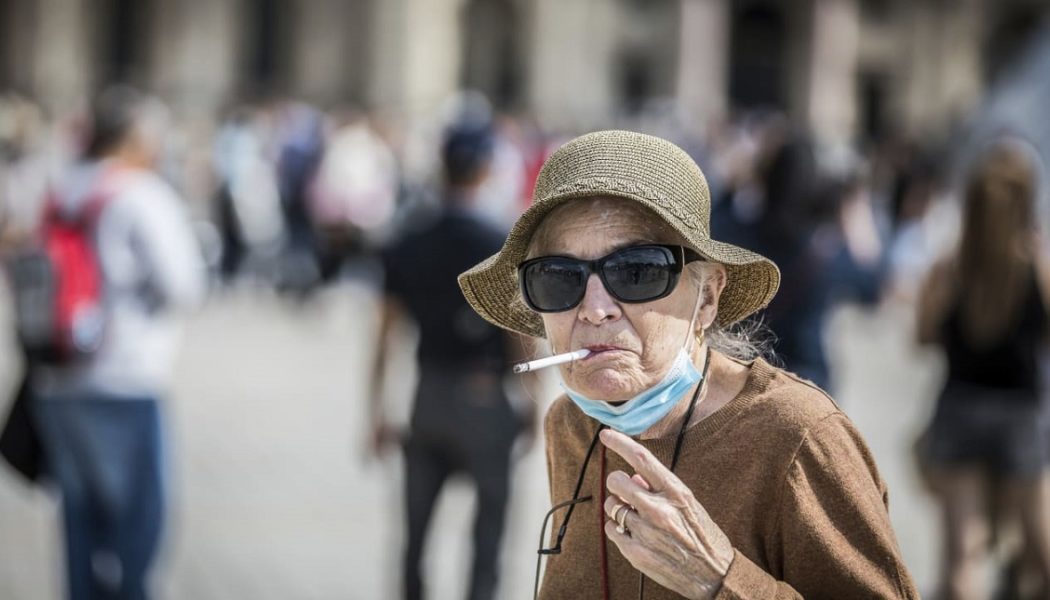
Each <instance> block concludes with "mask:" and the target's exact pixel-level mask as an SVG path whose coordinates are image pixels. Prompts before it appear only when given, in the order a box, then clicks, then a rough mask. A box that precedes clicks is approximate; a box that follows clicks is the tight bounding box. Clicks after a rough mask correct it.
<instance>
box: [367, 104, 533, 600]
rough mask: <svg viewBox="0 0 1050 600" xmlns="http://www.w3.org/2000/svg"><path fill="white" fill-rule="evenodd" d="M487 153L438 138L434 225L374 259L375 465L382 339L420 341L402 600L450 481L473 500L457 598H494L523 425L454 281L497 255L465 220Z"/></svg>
mask: <svg viewBox="0 0 1050 600" xmlns="http://www.w3.org/2000/svg"><path fill="white" fill-rule="evenodd" d="M493 146H494V138H493V132H492V130H491V128H490V127H489V126H487V125H479V124H467V125H460V126H457V127H454V128H452V129H451V130H450V131H449V132H447V134H446V136H445V139H444V141H443V144H442V162H443V166H444V173H443V174H444V180H445V188H444V191H443V195H442V209H441V212H440V215H439V216H438V217H437V218H436V220H434V221H433V222H432V223H431V224H429V225H428V226H426V227H425V228H423V229H421V230H419V231H415V232H412V233H409V234H408V235H406V236H404V237H403V238H402V239H401V240H400V241H398V242H396V243H395V244H393V245H392V246H391V247H389V248H387V249H386V250H385V251H384V252H383V254H382V262H383V266H384V269H385V284H384V299H383V306H382V316H381V326H380V340H379V347H378V350H377V364H376V370H375V376H374V379H373V388H372V389H373V393H372V395H371V398H372V437H371V443H372V450H373V452H375V453H376V454H379V453H380V452H381V451H382V450H383V449H384V447H386V446H388V445H389V444H390V442H392V441H394V440H396V439H397V436H396V435H395V434H394V433H393V432H392V430H391V428H390V427H389V426H388V425H387V424H386V422H385V419H384V417H383V415H382V407H381V399H382V397H383V393H382V389H381V388H382V385H381V381H382V378H383V373H384V372H385V367H384V362H385V361H384V358H385V356H386V354H387V349H388V346H389V345H390V338H391V335H390V334H391V332H392V331H393V330H394V329H395V327H394V325H395V324H396V323H397V322H399V321H400V320H402V319H409V320H411V321H414V322H415V323H416V325H417V326H418V328H419V334H420V335H419V347H418V350H417V353H416V354H417V360H418V362H419V367H420V368H419V372H420V380H419V387H418V391H417V393H416V398H415V404H414V408H413V411H412V417H411V422H410V425H409V429H410V431H409V432H408V434H407V436H406V437H405V441H404V452H405V467H406V476H405V481H406V488H405V502H406V507H405V508H406V518H407V527H406V533H407V540H406V547H405V553H404V597H405V598H409V599H416V598H421V597H422V596H423V578H422V574H421V559H422V551H423V545H424V541H425V537H426V530H427V526H428V524H429V523H430V518H431V516H432V514H433V510H434V506H435V503H436V500H437V497H438V495H439V493H440V491H441V489H442V487H443V485H444V483H445V481H446V480H447V479H448V478H449V477H450V476H451V475H453V474H455V473H465V474H467V475H468V476H469V477H470V478H471V479H473V482H474V484H475V485H476V487H477V493H478V495H477V497H478V503H477V514H476V516H475V521H474V561H473V568H472V575H471V581H470V588H469V594H468V597H469V598H470V599H471V600H482V599H487V598H493V597H494V596H495V592H496V585H497V563H498V560H499V546H500V539H501V537H502V533H503V524H504V510H505V507H506V503H507V497H508V487H509V473H510V458H511V449H512V446H513V445H514V442H515V440H516V438H517V437H518V435H519V434H520V433H521V432H522V431H523V429H525V424H526V423H530V422H531V419H530V418H529V417H528V416H527V415H519V414H517V413H516V411H515V410H514V409H513V408H512V406H511V404H510V402H509V401H508V398H507V396H506V394H505V392H504V387H503V379H504V376H505V375H506V369H507V365H509V364H510V363H511V362H512V360H513V358H514V357H513V356H511V354H512V353H513V352H514V350H513V348H514V340H513V339H512V338H511V337H509V336H508V335H507V334H505V333H504V332H502V331H501V330H500V329H499V328H497V327H495V326H492V325H490V324H489V323H486V322H485V321H484V320H483V319H482V318H481V317H479V316H478V315H477V314H476V313H475V312H474V311H473V310H472V309H471V308H470V306H469V305H468V304H467V302H466V300H465V299H464V298H463V296H462V294H461V293H460V291H459V287H458V286H457V284H456V276H457V275H458V274H459V273H460V272H461V271H463V270H464V269H466V268H468V267H469V266H471V265H473V264H474V263H476V262H478V261H480V260H481V259H483V258H484V257H486V256H489V255H490V254H492V253H494V252H496V251H497V250H499V248H500V246H501V245H502V243H503V239H504V237H505V232H503V231H500V230H499V229H498V228H497V227H495V226H494V225H492V224H491V223H489V222H487V221H485V220H484V219H482V218H481V217H479V216H478V215H477V213H476V211H475V210H474V203H475V201H476V198H477V195H478V194H477V192H478V189H479V187H480V186H481V184H482V183H484V181H485V178H486V176H487V174H488V170H489V166H490V163H491V159H492V154H493ZM517 345H518V347H520V345H521V344H520V342H519V343H518V344H517ZM529 429H530V430H531V428H529Z"/></svg>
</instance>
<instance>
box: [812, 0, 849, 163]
mask: <svg viewBox="0 0 1050 600" xmlns="http://www.w3.org/2000/svg"><path fill="white" fill-rule="evenodd" d="M812 31H813V34H812V38H811V39H812V46H811V50H810V61H811V62H810V69H809V85H808V109H807V114H806V121H807V122H808V123H809V125H810V127H812V130H813V132H814V134H815V135H816V137H817V139H818V140H821V141H824V142H828V143H832V144H837V143H848V142H849V141H850V140H851V139H852V137H853V135H854V133H855V129H856V120H857V116H856V113H857V56H858V49H859V40H860V16H859V13H858V7H857V0H815V2H814V5H813V30H812Z"/></svg>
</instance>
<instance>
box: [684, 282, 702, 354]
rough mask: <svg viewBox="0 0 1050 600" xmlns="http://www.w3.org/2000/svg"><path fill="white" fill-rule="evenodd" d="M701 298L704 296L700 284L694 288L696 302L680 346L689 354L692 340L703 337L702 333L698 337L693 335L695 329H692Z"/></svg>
mask: <svg viewBox="0 0 1050 600" xmlns="http://www.w3.org/2000/svg"><path fill="white" fill-rule="evenodd" d="M703 298H704V288H703V287H701V286H697V289H696V303H695V304H693V318H692V319H690V320H689V329H688V330H687V331H686V332H685V343H684V344H682V348H683V349H685V351H686V353H687V354H689V355H690V356H692V353H693V347H692V342H693V340H702V339H703V337H702V335H703V334H701V337H700V338H697V336H696V335H695V332H696V330H695V329H693V327H694V326H696V316H697V315H698V314H699V313H700V301H701V300H703Z"/></svg>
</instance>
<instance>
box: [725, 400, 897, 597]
mask: <svg viewBox="0 0 1050 600" xmlns="http://www.w3.org/2000/svg"><path fill="white" fill-rule="evenodd" d="M780 493H781V498H780V502H779V510H778V511H777V514H776V516H775V517H774V518H775V519H776V522H775V523H774V525H773V529H772V534H771V536H770V539H769V540H768V543H767V552H768V557H767V559H768V564H770V565H778V566H779V576H778V577H774V576H773V575H771V574H770V573H768V572H766V571H764V570H763V569H762V568H761V567H759V566H757V565H756V564H755V563H754V562H753V561H751V560H750V559H748V557H746V556H743V555H742V554H741V553H739V552H737V553H736V556H735V558H734V560H733V563H732V564H731V565H730V569H729V572H728V573H727V575H726V578H725V580H724V582H723V585H722V590H721V592H720V593H719V595H718V598H720V599H725V600H745V599H758V598H777V599H788V598H803V597H804V598H807V599H819V598H902V599H909V600H910V599H913V598H918V594H917V592H916V591H915V588H914V584H913V583H912V581H911V579H910V577H909V575H908V573H907V570H906V569H905V567H904V564H903V561H902V560H901V557H900V551H899V549H898V547H897V542H896V539H895V536H894V534H893V529H892V528H891V525H890V520H889V513H888V511H887V506H886V492H885V486H884V485H883V484H882V481H881V479H880V478H879V475H878V472H877V471H876V468H875V463H874V460H873V459H872V457H871V455H870V453H869V452H868V449H867V447H866V446H865V445H864V442H863V441H862V440H861V438H860V434H859V433H858V432H857V431H856V429H855V428H854V427H853V425H852V423H850V421H849V419H847V418H846V417H845V415H843V414H841V413H835V414H833V415H831V416H828V417H826V418H824V419H823V420H822V421H821V422H820V423H819V424H818V425H817V426H815V427H814V428H813V429H811V430H810V431H809V433H808V434H807V435H806V437H805V439H804V440H803V441H802V443H801V444H800V446H799V448H798V450H797V452H796V454H795V457H794V460H793V461H792V462H791V465H790V467H789V468H788V471H787V474H786V477H785V480H784V482H783V488H782V490H781V492H780Z"/></svg>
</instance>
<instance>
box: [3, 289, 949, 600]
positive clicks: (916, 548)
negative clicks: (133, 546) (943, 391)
mask: <svg viewBox="0 0 1050 600" xmlns="http://www.w3.org/2000/svg"><path fill="white" fill-rule="evenodd" d="M374 308H375V296H374V294H373V293H372V292H371V291H370V290H369V288H368V287H367V286H364V285H355V284H345V285H342V286H339V287H337V288H334V289H332V290H329V291H326V292H324V293H323V294H321V295H320V296H319V297H317V298H315V299H312V300H310V301H308V302H306V303H303V304H299V303H295V302H291V301H288V300H282V299H279V298H276V297H274V296H273V295H272V294H270V293H266V292H263V291H259V290H248V289H241V290H235V291H230V292H224V293H220V294H217V295H216V296H215V297H213V298H212V299H211V301H210V302H209V303H208V305H207V306H206V307H205V308H204V310H202V311H201V312H200V313H199V314H198V315H196V316H195V317H194V318H193V319H192V321H191V323H190V324H189V328H188V330H187V336H186V340H185V346H184V350H183V352H182V356H181V359H180V361H179V365H178V371H177V387H176V390H175V393H174V396H173V397H172V398H171V399H170V400H171V402H170V403H169V404H168V407H167V409H168V415H169V416H170V421H169V422H170V428H169V433H170V434H171V436H170V442H171V443H170V445H169V449H170V454H171V458H172V459H173V460H171V461H170V464H171V468H172V480H173V482H174V487H173V489H172V502H173V504H172V515H171V521H170V523H169V526H168V536H167V539H166V544H165V548H164V553H163V560H162V562H161V564H160V566H159V569H158V572H157V578H156V583H157V589H158V591H159V592H160V594H159V596H160V597H161V598H167V599H184V598H185V599H192V600H212V599H214V600H224V599H241V598H251V599H253V600H265V599H293V598H294V599H347V598H350V599H373V598H395V597H397V593H396V592H397V587H398V586H397V561H398V553H399V549H400V535H401V530H400V525H399V523H398V518H399V516H400V512H399V509H400V501H401V500H400V485H401V473H400V469H401V464H400V461H399V459H398V458H397V457H396V456H391V457H389V458H387V459H386V460H384V461H380V462H376V461H366V460H365V459H364V455H363V435H364V430H365V429H364V418H363V417H364V415H365V406H366V385H367V382H368V376H369V375H368V374H369V370H370V364H371V360H372V347H373V344H372V342H371V340H372V337H373V335H374V327H375V323H374V318H373V314H374ZM0 312H3V311H0ZM905 314H906V313H905V312H904V311H900V310H897V309H892V308H884V309H881V310H879V311H877V312H874V313H869V312H861V311H859V310H856V309H851V308H847V309H844V310H841V311H839V312H838V313H837V314H836V315H835V316H834V318H833V335H832V337H831V340H830V342H831V345H832V355H833V356H834V357H835V366H836V373H837V376H838V379H837V380H838V382H839V383H838V386H837V388H838V389H837V393H836V397H837V399H838V400H839V402H840V404H841V405H842V406H843V408H844V409H845V410H846V412H847V413H849V414H850V415H851V417H852V418H853V419H854V420H855V421H856V423H857V424H858V426H859V427H860V429H861V431H862V432H863V434H864V435H865V437H866V438H867V440H868V442H869V444H870V446H871V448H872V450H873V452H874V454H875V457H876V460H877V461H878V464H879V467H880V469H881V470H882V473H883V476H884V478H885V479H886V480H887V481H888V483H889V485H890V500H891V513H892V518H893V522H894V524H895V526H896V529H897V532H898V536H899V538H900V543H901V546H902V549H903V553H904V556H905V559H906V561H907V563H908V565H909V566H910V568H911V569H912V573H913V576H914V577H915V579H916V581H917V582H918V583H919V585H920V589H922V590H929V589H932V587H931V586H932V583H933V579H934V577H935V569H936V563H937V561H936V551H937V535H938V530H937V523H936V513H935V512H934V510H933V506H932V504H931V503H930V501H929V499H928V498H927V497H926V496H925V495H924V494H923V493H922V492H921V490H920V488H919V485H918V482H917V480H916V477H915V472H914V468H913V466H912V463H911V459H910V447H911V443H912V441H913V440H914V438H915V435H916V433H917V431H918V429H919V428H920V427H921V426H922V424H923V422H924V420H925V418H926V415H927V414H928V412H929V409H930V406H931V404H932V398H933V394H934V392H935V390H936V387H937V381H938V378H939V376H940V373H941V366H940V363H939V361H938V360H937V359H936V358H935V357H931V356H930V355H928V354H922V353H919V352H918V351H916V350H915V349H913V348H912V347H911V346H910V344H909V341H908V334H907V319H905V318H904V316H903V315H905ZM0 316H3V315H0ZM3 322H6V320H5V321H3ZM2 352H3V354H0V357H9V356H10V355H11V351H10V348H9V347H8V346H4V348H3V350H2ZM407 358H408V356H407V354H406V356H404V357H402V364H401V366H403V367H404V369H405V370H402V369H401V368H398V369H395V372H396V373H398V375H395V377H394V378H393V379H394V383H396V384H397V386H398V387H399V393H397V394H395V396H397V397H398V398H400V399H401V400H400V404H398V403H396V402H395V405H397V406H399V407H400V410H399V411H398V412H400V414H401V415H402V417H403V415H404V414H406V411H407V403H406V401H405V398H406V397H407V395H408V394H409V393H410V391H411V385H412V383H411V381H412V380H411V378H410V377H405V376H403V373H405V372H407V371H406V370H408V369H410V368H411V365H410V362H411V361H410V360H407ZM14 370H15V365H13V364H12V363H11V361H10V360H6V359H4V358H0V386H3V387H4V388H6V387H8V386H9V385H10V384H11V379H12V376H13V371H14ZM5 405H6V400H3V401H0V410H3V409H4V406H5ZM540 448H541V446H540V445H537V446H536V447H535V448H534V449H532V450H531V451H530V452H529V453H528V454H526V455H525V456H524V458H523V460H521V461H520V462H519V463H518V465H517V467H516V470H515V474H514V484H513V489H512V497H513V500H512V503H511V505H510V507H509V511H510V512H509V519H508V534H507V536H506V538H505V543H504V551H503V555H502V565H503V574H504V577H503V582H502V586H501V590H502V593H501V596H500V597H501V598H505V599H508V600H524V599H526V598H530V597H531V593H532V578H533V569H534V567H535V547H536V543H537V538H538V534H539V526H540V521H541V519H542V517H543V514H544V512H545V511H546V509H547V505H548V500H547V489H546V477H545V475H544V466H543V462H544V461H543V457H542V452H541V451H540ZM472 505H473V498H472V495H471V492H470V489H469V487H467V486H466V485H464V484H463V483H462V482H458V483H456V484H455V485H453V486H452V487H451V488H450V489H449V490H447V492H446V494H445V495H444V497H443V499H442V501H441V504H440V506H439V510H438V514H437V516H436V520H435V523H434V525H433V531H432V537H431V540H432V541H431V542H430V545H429V550H428V558H427V580H428V585H429V587H430V589H431V591H432V596H431V597H433V598H436V599H439V600H441V599H453V598H461V597H462V596H463V591H464V586H465V581H466V576H465V573H466V570H467V568H468V563H469V556H470V548H469V537H470V536H469V532H470V526H471V521H470V513H471V511H472V508H471V507H472ZM58 541H59V540H58V530H57V527H56V506H55V504H54V502H52V501H51V500H50V499H49V498H48V497H47V496H46V495H45V494H43V493H42V492H41V491H39V490H36V489H32V488H29V487H27V486H25V485H23V484H22V482H21V481H19V480H17V479H16V478H15V477H14V476H13V475H12V474H11V472H10V471H8V470H5V469H2V468H0V599H3V600H7V599H13V600H14V599H17V600H22V599H32V600H36V599H45V600H46V599H49V598H59V597H60V596H61V593H60V592H61V582H60V579H59V578H58V577H57V575H56V574H57V573H58V572H59V566H60V558H61V555H60V552H59V546H58Z"/></svg>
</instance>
